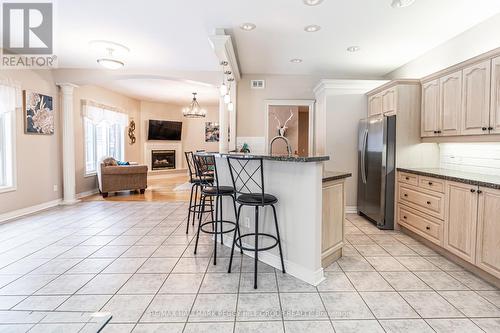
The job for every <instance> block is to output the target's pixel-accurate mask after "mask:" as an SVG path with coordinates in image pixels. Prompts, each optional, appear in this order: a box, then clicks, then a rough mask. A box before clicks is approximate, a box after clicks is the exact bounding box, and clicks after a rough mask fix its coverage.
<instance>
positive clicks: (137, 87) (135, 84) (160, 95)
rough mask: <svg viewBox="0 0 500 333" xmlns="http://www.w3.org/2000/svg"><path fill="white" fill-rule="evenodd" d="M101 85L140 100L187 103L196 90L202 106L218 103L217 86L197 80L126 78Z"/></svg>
mask: <svg viewBox="0 0 500 333" xmlns="http://www.w3.org/2000/svg"><path fill="white" fill-rule="evenodd" d="M101 86H102V87H104V88H106V89H109V90H113V91H116V92H118V93H121V94H124V95H127V96H130V97H133V98H136V99H139V100H142V101H152V102H169V103H172V104H179V105H187V104H189V103H190V102H191V101H192V99H193V95H192V93H193V92H196V93H197V94H198V95H197V96H196V98H197V99H198V102H199V103H200V105H201V106H202V107H203V106H207V105H217V104H218V103H219V94H218V90H217V88H215V87H214V86H212V85H209V84H202V83H197V82H184V81H173V80H163V79H127V80H114V81H109V82H106V83H105V84H101Z"/></svg>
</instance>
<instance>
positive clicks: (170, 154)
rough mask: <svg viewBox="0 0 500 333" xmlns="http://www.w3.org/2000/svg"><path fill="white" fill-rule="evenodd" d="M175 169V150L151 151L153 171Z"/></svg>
mask: <svg viewBox="0 0 500 333" xmlns="http://www.w3.org/2000/svg"><path fill="white" fill-rule="evenodd" d="M168 169H175V150H151V170H168Z"/></svg>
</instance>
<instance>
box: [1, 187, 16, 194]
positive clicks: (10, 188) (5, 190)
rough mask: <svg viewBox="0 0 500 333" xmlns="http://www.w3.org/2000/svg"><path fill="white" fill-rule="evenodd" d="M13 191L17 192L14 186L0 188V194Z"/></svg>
mask: <svg viewBox="0 0 500 333" xmlns="http://www.w3.org/2000/svg"><path fill="white" fill-rule="evenodd" d="M14 191H17V187H16V186H4V187H1V186H0V193H7V192H14Z"/></svg>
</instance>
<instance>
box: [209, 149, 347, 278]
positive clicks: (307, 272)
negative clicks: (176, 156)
mask: <svg viewBox="0 0 500 333" xmlns="http://www.w3.org/2000/svg"><path fill="white" fill-rule="evenodd" d="M228 155H233V154H232V153H217V154H216V162H217V169H218V174H219V181H220V184H221V185H231V186H232V181H231V176H230V173H229V166H228V163H227V156H228ZM237 155H238V156H247V157H261V158H262V159H263V160H264V163H263V168H264V170H263V171H264V181H265V182H264V187H265V192H266V193H269V194H272V195H274V196H276V197H277V198H278V203H277V204H276V205H275V206H276V210H277V215H278V224H279V228H280V236H281V243H282V248H283V257H284V261H285V268H286V271H287V274H290V275H292V276H294V277H296V278H298V279H301V280H303V281H305V282H307V283H309V284H312V285H317V284H319V283H320V282H321V281H322V280H323V278H324V277H323V265H322V257H323V255H322V254H323V248H322V239H324V237H323V235H322V228H323V225H322V221H323V216H324V213H323V209H324V200H323V184H324V183H323V178H324V176H323V172H324V170H323V162H324V161H327V160H329V156H288V155H258V154H257V155H253V154H246V155H244V154H239V153H237ZM345 175H350V174H344V176H345ZM336 176H341V175H336ZM342 179H343V178H342V177H340V178H339V179H336V181H339V180H340V181H341V182H343V180H342ZM337 190H338V189H337ZM342 191H343V187H342ZM343 197H344V196H343V192H342V195H341V196H340V197H338V195H334V196H333V197H330V199H329V200H340V199H342V201H341V203H340V204H341V205H344V201H343ZM223 205H224V208H223V211H224V219H229V220H232V219H234V209H233V207H232V203H231V202H230V200H229V199H224V203H223ZM328 206H329V205H328ZM342 214H343V212H342ZM342 221H343V218H342V220H341V221H340V224H342ZM253 226H254V210H253V209H252V208H251V207H244V208H243V209H242V210H241V216H240V227H241V232H242V233H243V234H245V233H248V232H252V231H253ZM259 230H260V231H262V232H264V233H269V234H272V235H275V234H276V231H275V227H274V223H273V216H272V209H271V207H265V208H261V209H260V216H259ZM328 230H329V232H339V230H340V232H342V230H343V227H340V229H339V228H338V227H337V228H335V227H334V228H330V229H328ZM338 237H340V238H341V239H343V235H337V238H338ZM224 240H225V241H224V244H225V245H227V246H230V245H231V242H232V237H231V236H230V235H229V234H228V235H226V237H225V239H224ZM245 241H247V242H248V243H247V244H246V245H248V246H250V247H253V240H251V239H250V238H247V239H245ZM272 243H273V240H272V239H266V238H264V237H263V238H262V239H259V247H260V246H267V245H271V244H272ZM244 245H245V244H244ZM341 246H342V245H340V248H341ZM340 248H337V249H336V251H338V250H339V249H340ZM246 254H248V255H250V256H253V252H247V253H246ZM259 260H261V261H262V262H265V263H267V264H269V265H271V266H273V267H275V268H277V269H281V263H280V257H279V253H278V249H277V248H274V249H271V250H269V251H265V252H259Z"/></svg>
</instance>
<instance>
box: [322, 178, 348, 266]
mask: <svg viewBox="0 0 500 333" xmlns="http://www.w3.org/2000/svg"><path fill="white" fill-rule="evenodd" d="M344 203H345V202H344V182H343V181H340V182H328V183H325V184H323V221H322V231H321V232H322V244H321V251H322V253H323V257H325V256H328V255H330V254H332V253H333V252H335V251H337V250H338V249H340V248H342V244H343V235H344V232H343V228H344Z"/></svg>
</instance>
